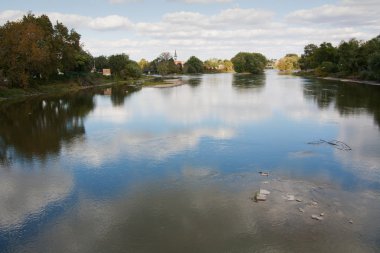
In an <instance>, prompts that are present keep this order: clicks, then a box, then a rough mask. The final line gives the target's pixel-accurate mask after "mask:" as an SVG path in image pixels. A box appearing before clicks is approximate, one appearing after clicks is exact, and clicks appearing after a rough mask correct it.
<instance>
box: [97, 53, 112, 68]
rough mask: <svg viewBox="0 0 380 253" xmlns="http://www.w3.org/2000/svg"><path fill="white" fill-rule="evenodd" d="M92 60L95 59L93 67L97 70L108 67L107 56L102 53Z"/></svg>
mask: <svg viewBox="0 0 380 253" xmlns="http://www.w3.org/2000/svg"><path fill="white" fill-rule="evenodd" d="M94 61H95V68H96V69H97V70H102V69H108V68H109V67H110V64H109V62H108V58H107V57H106V56H104V55H101V56H98V57H95V58H94Z"/></svg>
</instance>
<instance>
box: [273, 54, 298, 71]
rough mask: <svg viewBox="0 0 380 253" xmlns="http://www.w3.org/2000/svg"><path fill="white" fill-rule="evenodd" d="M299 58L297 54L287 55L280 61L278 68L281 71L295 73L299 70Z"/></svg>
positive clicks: (277, 64)
mask: <svg viewBox="0 0 380 253" xmlns="http://www.w3.org/2000/svg"><path fill="white" fill-rule="evenodd" d="M299 59H300V58H299V57H298V55H296V54H287V55H286V56H285V57H283V58H281V59H280V60H278V62H277V63H276V68H277V69H279V70H280V71H293V70H296V69H299V63H298V61H299Z"/></svg>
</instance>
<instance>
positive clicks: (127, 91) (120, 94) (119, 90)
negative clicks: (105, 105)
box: [103, 85, 141, 106]
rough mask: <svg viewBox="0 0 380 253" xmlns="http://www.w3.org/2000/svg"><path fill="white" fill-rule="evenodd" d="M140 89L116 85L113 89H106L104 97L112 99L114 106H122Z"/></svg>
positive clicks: (138, 87)
mask: <svg viewBox="0 0 380 253" xmlns="http://www.w3.org/2000/svg"><path fill="white" fill-rule="evenodd" d="M140 89H141V87H140V86H136V87H135V86H128V85H115V86H112V87H111V88H107V89H104V90H103V95H106V96H110V97H111V102H112V104H113V106H122V105H124V102H125V99H126V98H127V97H129V96H130V95H132V94H133V93H134V92H136V91H139V90H140Z"/></svg>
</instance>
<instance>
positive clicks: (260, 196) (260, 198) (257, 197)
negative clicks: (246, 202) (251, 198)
mask: <svg viewBox="0 0 380 253" xmlns="http://www.w3.org/2000/svg"><path fill="white" fill-rule="evenodd" d="M255 200H256V201H265V200H267V195H265V194H262V193H256V195H255Z"/></svg>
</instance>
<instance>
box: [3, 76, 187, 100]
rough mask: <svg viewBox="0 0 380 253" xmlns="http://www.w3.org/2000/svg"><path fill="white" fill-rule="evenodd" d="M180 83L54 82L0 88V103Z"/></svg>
mask: <svg viewBox="0 0 380 253" xmlns="http://www.w3.org/2000/svg"><path fill="white" fill-rule="evenodd" d="M182 84H183V83H182V81H181V80H180V79H178V78H168V79H162V78H157V77H151V76H143V77H141V78H139V79H133V80H132V79H131V80H121V79H109V78H98V79H96V80H93V82H92V84H90V85H89V84H87V85H82V84H80V82H78V81H73V80H67V81H61V82H54V83H52V84H47V85H35V86H33V87H29V88H26V89H22V88H7V87H1V86H0V102H2V101H6V100H9V99H11V100H13V99H23V98H28V97H32V96H40V95H57V94H65V93H71V92H77V91H80V90H84V89H91V88H96V87H109V86H113V85H133V86H139V87H156V88H169V87H174V86H179V85H182Z"/></svg>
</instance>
